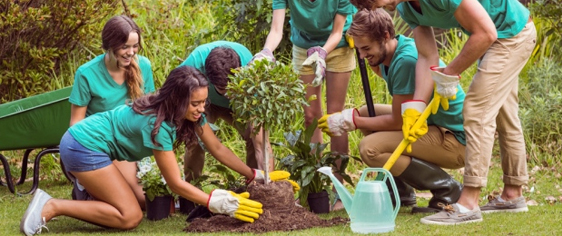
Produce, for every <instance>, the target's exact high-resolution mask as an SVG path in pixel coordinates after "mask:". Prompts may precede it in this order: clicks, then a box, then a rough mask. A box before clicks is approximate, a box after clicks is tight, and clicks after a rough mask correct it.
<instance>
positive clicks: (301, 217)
mask: <svg viewBox="0 0 562 236" xmlns="http://www.w3.org/2000/svg"><path fill="white" fill-rule="evenodd" d="M247 191H248V192H249V193H250V199H252V200H256V201H258V202H261V203H262V204H263V214H262V215H261V216H260V218H259V219H257V220H256V221H255V222H254V223H246V222H243V221H240V220H237V219H234V218H231V217H229V216H225V215H214V216H212V217H211V218H207V219H202V218H198V219H195V220H194V221H193V222H191V224H190V225H189V226H188V227H187V228H186V229H185V231H187V232H220V231H228V232H250V233H264V232H271V231H291V230H298V229H307V228H312V227H327V226H333V225H337V224H345V223H347V222H348V219H344V218H341V217H335V218H333V219H329V220H324V219H320V218H319V217H318V216H317V215H316V214H314V213H312V212H310V211H308V210H307V209H306V208H303V207H300V206H297V205H296V204H295V200H294V198H293V188H292V186H291V184H290V183H289V182H287V181H278V182H272V183H270V184H267V185H265V184H251V185H249V186H248V188H247Z"/></svg>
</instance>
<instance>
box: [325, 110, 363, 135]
mask: <svg viewBox="0 0 562 236" xmlns="http://www.w3.org/2000/svg"><path fill="white" fill-rule="evenodd" d="M355 113H357V114H359V111H358V110H357V109H355V108H351V109H345V110H343V111H341V112H337V113H333V114H327V115H324V116H322V117H321V118H320V120H318V128H319V129H321V130H322V132H324V133H326V134H328V135H330V136H340V135H342V134H343V133H344V132H350V131H353V130H356V129H357V125H355Z"/></svg>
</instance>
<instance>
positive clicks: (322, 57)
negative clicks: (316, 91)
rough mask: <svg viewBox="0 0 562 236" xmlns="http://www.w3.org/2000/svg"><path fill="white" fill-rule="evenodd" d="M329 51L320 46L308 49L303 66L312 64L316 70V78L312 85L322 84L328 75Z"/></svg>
mask: <svg viewBox="0 0 562 236" xmlns="http://www.w3.org/2000/svg"><path fill="white" fill-rule="evenodd" d="M327 55H328V52H326V50H325V49H324V48H322V47H320V46H315V47H311V48H309V49H308V50H307V51H306V56H307V57H308V58H306V60H304V62H303V63H302V65H303V66H310V67H312V69H313V70H314V75H315V77H314V80H313V81H312V86H314V87H316V86H318V85H320V84H322V78H324V76H325V75H326V56H327Z"/></svg>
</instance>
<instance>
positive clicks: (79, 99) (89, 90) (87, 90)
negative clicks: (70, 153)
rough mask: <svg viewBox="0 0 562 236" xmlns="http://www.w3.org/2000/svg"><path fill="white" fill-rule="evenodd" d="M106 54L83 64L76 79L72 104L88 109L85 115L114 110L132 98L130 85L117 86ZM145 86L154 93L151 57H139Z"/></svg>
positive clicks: (149, 91) (71, 97) (124, 83)
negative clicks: (110, 71)
mask: <svg viewBox="0 0 562 236" xmlns="http://www.w3.org/2000/svg"><path fill="white" fill-rule="evenodd" d="M104 57H105V54H102V55H99V56H97V57H96V58H94V59H93V60H91V61H89V62H87V63H86V64H83V65H81V66H80V67H79V68H78V70H77V71H76V75H75V76H74V86H73V87H72V92H71V93H70V97H69V99H68V100H69V101H70V103H72V104H74V105H76V106H81V107H82V106H88V109H87V110H86V116H90V115H93V114H95V113H98V112H104V111H108V110H111V109H113V108H115V107H117V106H119V105H123V104H125V101H126V100H127V99H129V98H130V97H129V95H128V89H127V83H126V82H123V84H121V85H119V84H117V83H115V81H114V80H113V78H111V75H109V72H108V71H107V67H106V66H105V62H104ZM137 58H138V61H137V62H138V65H139V68H140V71H141V74H142V79H143V83H144V93H145V94H148V93H152V92H154V79H153V77H152V67H151V66H150V61H149V60H148V58H146V57H143V56H139V55H137Z"/></svg>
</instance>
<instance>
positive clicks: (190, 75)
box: [132, 66, 209, 148]
mask: <svg viewBox="0 0 562 236" xmlns="http://www.w3.org/2000/svg"><path fill="white" fill-rule="evenodd" d="M208 86H209V83H208V82H207V79H206V78H205V76H204V75H203V74H201V72H199V71H198V70H197V69H195V68H193V67H191V66H180V67H178V68H176V69H174V70H172V72H170V74H169V75H168V78H167V79H166V81H165V82H164V84H163V85H162V87H161V88H160V89H158V91H157V92H156V93H155V94H150V95H145V96H142V97H140V98H138V99H136V100H135V101H134V102H133V105H132V107H133V110H134V111H135V112H136V113H139V114H145V115H155V116H156V122H154V128H153V129H152V133H151V140H152V143H154V144H155V145H157V146H159V145H160V144H159V143H158V142H156V140H155V139H154V138H155V137H156V134H158V130H159V129H160V126H161V125H162V122H164V121H165V122H170V123H172V124H173V125H174V126H175V127H176V141H175V143H174V148H176V147H178V146H179V145H180V144H182V143H183V144H189V143H191V142H193V141H195V140H197V136H196V135H195V129H196V128H197V127H200V126H201V122H202V121H203V118H202V117H201V118H199V120H198V121H197V122H192V121H189V120H187V119H186V118H185V114H187V109H188V106H189V104H190V97H191V94H192V93H193V91H195V90H197V89H201V88H204V89H207V88H208Z"/></svg>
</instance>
